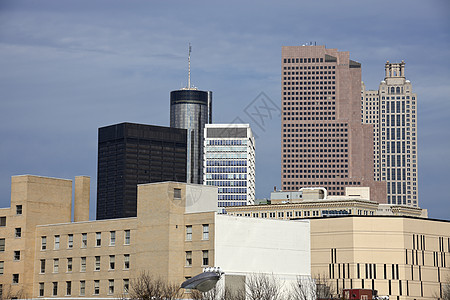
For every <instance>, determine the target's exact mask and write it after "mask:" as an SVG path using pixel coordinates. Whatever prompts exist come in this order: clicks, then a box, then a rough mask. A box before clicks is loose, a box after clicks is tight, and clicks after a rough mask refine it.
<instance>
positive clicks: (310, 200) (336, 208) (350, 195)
mask: <svg viewBox="0 0 450 300" xmlns="http://www.w3.org/2000/svg"><path fill="white" fill-rule="evenodd" d="M226 213H227V214H230V215H233V216H244V217H254V218H269V219H297V218H311V217H329V216H339V215H365V216H373V215H402V216H412V217H425V218H426V217H427V210H425V209H421V208H419V207H411V206H406V205H399V206H398V205H390V204H380V203H378V202H375V201H371V200H370V189H369V188H368V187H346V188H345V196H328V194H327V191H326V189H324V188H302V189H300V190H299V191H295V192H284V191H275V192H272V193H271V200H270V204H259V205H248V206H235V207H227V208H226Z"/></svg>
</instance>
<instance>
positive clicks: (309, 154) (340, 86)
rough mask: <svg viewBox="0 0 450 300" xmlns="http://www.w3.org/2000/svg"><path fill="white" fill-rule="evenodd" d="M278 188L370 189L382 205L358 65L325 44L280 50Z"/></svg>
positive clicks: (382, 187) (383, 187)
mask: <svg viewBox="0 0 450 300" xmlns="http://www.w3.org/2000/svg"><path fill="white" fill-rule="evenodd" d="M281 71H282V78H281V79H282V80H281V81H282V112H283V115H282V121H281V125H282V129H281V130H282V146H281V149H282V157H281V159H282V164H281V171H282V178H281V179H282V188H283V190H286V191H293V190H298V189H300V188H301V187H312V186H323V187H325V188H326V189H327V190H328V194H329V195H344V191H345V189H344V188H345V187H346V186H367V187H370V193H371V196H370V198H371V199H373V200H375V201H378V202H380V203H384V202H386V184H385V183H384V182H375V180H374V178H373V145H372V143H373V130H372V126H371V125H367V124H361V112H360V93H361V92H360V91H361V64H360V63H358V62H356V61H353V60H351V59H350V58H349V53H348V52H340V51H338V50H337V49H326V48H325V46H287V47H282V70H281Z"/></svg>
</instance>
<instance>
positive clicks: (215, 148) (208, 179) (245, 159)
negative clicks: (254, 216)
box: [203, 124, 255, 207]
mask: <svg viewBox="0 0 450 300" xmlns="http://www.w3.org/2000/svg"><path fill="white" fill-rule="evenodd" d="M204 145H205V154H204V157H205V159H204V176H203V182H204V184H206V185H212V186H217V187H218V199H217V200H218V206H219V207H228V206H242V205H248V204H253V203H254V200H255V141H254V138H253V135H252V132H251V129H250V127H249V125H247V124H210V125H207V126H206V129H205V142H204Z"/></svg>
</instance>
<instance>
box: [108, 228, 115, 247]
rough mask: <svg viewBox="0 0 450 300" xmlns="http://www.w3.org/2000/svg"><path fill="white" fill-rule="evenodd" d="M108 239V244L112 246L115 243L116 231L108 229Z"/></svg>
mask: <svg viewBox="0 0 450 300" xmlns="http://www.w3.org/2000/svg"><path fill="white" fill-rule="evenodd" d="M109 233H110V239H109V245H110V246H114V245H115V244H116V232H115V231H110V232H109Z"/></svg>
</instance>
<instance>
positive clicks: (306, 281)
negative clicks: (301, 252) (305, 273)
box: [291, 275, 335, 300]
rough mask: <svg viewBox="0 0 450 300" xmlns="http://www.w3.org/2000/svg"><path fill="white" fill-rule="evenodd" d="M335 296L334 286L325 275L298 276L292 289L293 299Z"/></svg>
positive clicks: (302, 299)
mask: <svg viewBox="0 0 450 300" xmlns="http://www.w3.org/2000/svg"><path fill="white" fill-rule="evenodd" d="M333 296H335V291H334V288H333V286H332V285H331V284H329V281H328V279H327V278H326V277H325V276H323V275H316V276H315V277H314V278H311V277H301V276H299V277H297V280H296V282H295V284H294V286H293V289H292V296H291V298H292V300H315V299H319V298H332V297H333Z"/></svg>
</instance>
